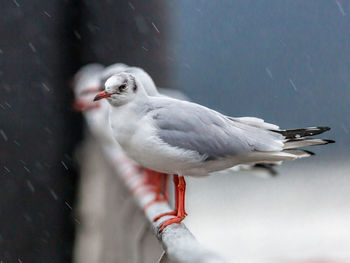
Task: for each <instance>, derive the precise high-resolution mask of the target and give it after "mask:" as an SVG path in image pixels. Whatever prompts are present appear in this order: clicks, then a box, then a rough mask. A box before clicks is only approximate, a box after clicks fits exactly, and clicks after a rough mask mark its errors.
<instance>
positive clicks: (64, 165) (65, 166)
mask: <svg viewBox="0 0 350 263" xmlns="http://www.w3.org/2000/svg"><path fill="white" fill-rule="evenodd" d="M61 164H62V165H63V167H64V169H66V170H68V166H67V165H66V164H65V163H64V161H61Z"/></svg>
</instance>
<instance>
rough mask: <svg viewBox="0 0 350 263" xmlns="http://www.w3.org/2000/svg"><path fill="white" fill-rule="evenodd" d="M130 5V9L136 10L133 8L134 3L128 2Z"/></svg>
mask: <svg viewBox="0 0 350 263" xmlns="http://www.w3.org/2000/svg"><path fill="white" fill-rule="evenodd" d="M128 4H129V6H130V8H131V9H132V10H135V7H134V6H133V4H132V3H130V2H128Z"/></svg>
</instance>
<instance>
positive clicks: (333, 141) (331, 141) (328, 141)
mask: <svg viewBox="0 0 350 263" xmlns="http://www.w3.org/2000/svg"><path fill="white" fill-rule="evenodd" d="M323 140H324V141H325V142H326V143H327V144H331V143H335V140H327V139H323Z"/></svg>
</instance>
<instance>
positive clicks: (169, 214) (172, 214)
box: [153, 210, 187, 222]
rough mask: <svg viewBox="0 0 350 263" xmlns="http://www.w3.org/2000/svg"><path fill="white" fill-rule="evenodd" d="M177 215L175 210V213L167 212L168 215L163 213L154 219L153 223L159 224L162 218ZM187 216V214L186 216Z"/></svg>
mask: <svg viewBox="0 0 350 263" xmlns="http://www.w3.org/2000/svg"><path fill="white" fill-rule="evenodd" d="M176 215H177V211H176V210H174V211H170V212H166V213H162V214H160V215H158V216H156V217H155V218H154V219H153V222H157V221H158V220H159V219H160V218H162V217H163V216H176ZM186 215H187V214H186Z"/></svg>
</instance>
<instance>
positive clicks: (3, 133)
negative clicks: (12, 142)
mask: <svg viewBox="0 0 350 263" xmlns="http://www.w3.org/2000/svg"><path fill="white" fill-rule="evenodd" d="M0 134H1V136H2V138H3V139H4V141H5V142H7V140H8V138H7V135H6V133H5V132H4V131H3V130H0Z"/></svg>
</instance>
